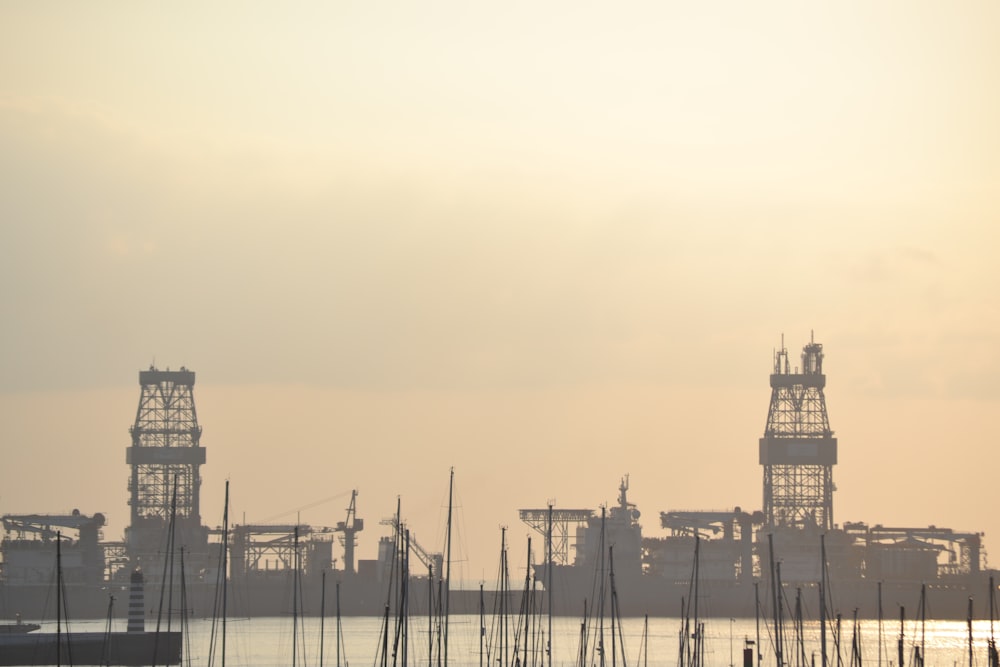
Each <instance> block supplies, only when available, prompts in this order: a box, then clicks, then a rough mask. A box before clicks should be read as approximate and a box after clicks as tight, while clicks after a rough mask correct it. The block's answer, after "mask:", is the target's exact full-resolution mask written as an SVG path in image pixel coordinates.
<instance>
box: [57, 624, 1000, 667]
mask: <svg viewBox="0 0 1000 667" xmlns="http://www.w3.org/2000/svg"><path fill="white" fill-rule="evenodd" d="M515 623H516V621H515V620H514V619H513V618H511V620H510V621H509V624H510V625H509V627H508V637H509V640H508V644H507V645H508V646H512V645H513V644H514V636H515V632H516V631H517V630H516V629H515V627H514V625H515ZM104 625H105V624H104V622H103V621H89V622H75V623H73V624H72V625H71V630H73V631H101V630H103V629H104ZM341 625H342V628H343V644H344V645H343V648H342V649H341V653H340V655H339V660H340V662H339V665H340V667H351V666H353V667H378V666H379V665H381V654H380V648H379V647H380V636H381V630H382V619H380V618H371V617H361V618H357V617H350V618H344V619H342V621H341ZM211 626H212V622H211V621H210V620H207V619H192V620H190V621H189V625H188V628H187V631H188V634H187V636H186V641H185V664H190V665H207V664H208V653H209V639H210V636H211ZM147 627H149V626H147ZM320 627H321V624H320V620H319V619H318V618H305V619H299V620H298V630H299V632H298V635H297V636H298V642H297V644H296V646H295V649H294V653H295V664H296V665H299V666H301V667H310V666H311V667H336V666H337V665H338V655H337V647H336V641H335V638H336V634H335V632H336V619H335V618H327V619H326V621H325V623H323V630H324V632H323V633H322V635H323V642H322V644H323V646H322V648H323V661H322V663H323V664H322V665H320V659H319V658H320V636H321V632H320ZM479 627H480V621H479V617H478V616H453V617H452V618H451V621H450V623H449V642H448V644H449V656H448V657H449V659H448V662H449V665H450V666H452V667H480V665H482V666H483V667H503V666H502V665H501V661H500V660H498V658H497V655H498V653H499V651H498V649H497V648H494V649H492V650H490V649H487V648H485V645H486V644H488V643H492V645H493V646H494V647H497V646H498V645H499V644H498V640H497V639H496V637H497V636H498V630H497V628H496V624H495V623H494V622H493V621H492V620H490V619H489V618H487V619H486V630H485V639H484V642H483V644H484V648H483V652H482V654H481V651H480V632H479ZM787 627H788V629H787V630H786V631H785V638H784V644H785V647H786V648H785V655H786V658H785V660H784V663H785V664H786V665H788V666H790V667H800V666H801V665H803V664H804V665H809V664H811V663H812V661H813V660H815V664H816V665H819V664H820V648H819V625H818V623H817V622H815V621H814V622H811V623H807V624H806V628H805V641H804V644H805V660H804V663H803V661H802V657H801V652H796V649H795V646H796V641H795V634H794V629H793V628H792V626H791V624H789V625H788V626H787ZM643 628H644V619H642V618H630V619H625V621H624V622H623V624H622V630H621V639H620V640H619V639H617V638H616V640H615V648H616V651H615V661H614V664H616V665H619V666H621V665H623V660H622V650H623V647H624V654H625V660H624V664H625V665H626V666H627V667H645V665H650V666H653V665H657V666H659V665H671V666H674V665H677V664H678V646H679V632H680V620H679V619H676V618H650V619H649V621H648V632H647V633H646V634H645V636H646V637H647V638H648V639H647V641H646V642H644V641H643V638H644V631H643ZM114 629H115V630H116V631H119V630H120V631H124V630H125V622H124V620H122V621H121V623H120V624H119V623H117V622H116V623H115V625H114ZM149 629H152V628H151V627H150V628H149ZM48 630H54V628H50V627H48V626H43V628H42V630H40V631H41V632H45V631H48ZM920 630H921V628H920V626H919V624H917V623H916V622H913V621H907V623H906V625H905V627H904V633H905V636H904V647H905V652H904V658H905V661H904V667H909V665H912V664H913V657H912V656H913V649H914V647H915V646H917V645H918V644H919V642H920V640H921V632H920ZM995 630H996V632H997V633H1000V623H998V624H996V625H995ZM532 633H533V634H534V635H536V636H538V635H540V636H541V637H544V636H546V635H547V621H546V620H544V619H542V620H541V621H540V627H539V628H538V629H537V630H533V631H532ZM589 633H590V637H591V640H593V638H594V637H595V636H596V635H597V634H598V633H599V627H598V626H597V624H592V627H591V628H590V629H589ZM760 633H761V634H760V637H761V641H760V646H761V648H762V653H763V661H762V663H761V664H762V665H764V666H766V667H775V665H776V660H775V658H774V640H773V637H772V633H771V632H770V631H769V628H768V626H767V624H765V623H764V622H763V621H762V622H761V625H760ZM841 633H842V639H841V642H840V644H841V662H840V663H839V664H840V665H841V666H842V667H849V666H850V665H852V661H851V641H852V636H854V635H855V634H856V635H857V636H858V637H859V640H860V645H861V661H862V664H863V665H873V666H875V665H880V666H882V667H890V666H892V667H898V660H897V642H898V639H899V622H898V620H897V621H895V622H891V621H885V622H884V623H883V626H882V633H881V653H882V655H881V659H880V655H879V653H880V641H879V637H880V633H879V628H878V622H877V621H859V622H858V625H857V628H856V629H855V627H854V624H853V623H852V622H851V621H845V622H843V624H842V629H841ZM436 635H437V632H436V630H435V631H433V632H429V628H428V621H427V618H426V617H424V618H420V617H413V618H412V619H411V621H410V626H409V642H408V656H407V657H408V659H407V661H406V665H407V667H421V666H422V665H427V666H428V667H437V659H436V657H435V659H434V661H433V664H430V661H429V660H428V655H429V653H430V647H429V645H428V644H429V641H428V637H434V638H435V639H436ZM521 635H522V636H523V629H521ZM580 636H581V623H580V621H579V619H574V618H555V619H553V621H552V637H553V642H552V646H553V661H552V662H553V665H555V666H556V667H575V666H576V665H577V664H579V657H578V656H579V653H580V648H579V647H580ZM756 636H757V624H756V622H755V620H754V619H726V618H724V619H708V620H706V621H705V664H706V665H707V666H708V667H725V666H727V665H742V649H743V647H744V642H745V641H746V640H751V641H755V640H756ZM292 637H293V620H292V618H290V617H287V618H251V619H229V620H228V621H227V633H226V644H227V655H226V664H227V666H231V667H239V666H240V665H250V666H253V667H278V666H281V667H288V666H289V665H291V664H292V658H293V645H292ZM989 637H990V624H989V621H975V622H974V623H973V660H972V664H973V665H981V666H983V667H986V665H987V661H986V641H987V640H988V639H989ZM491 638H493V639H492V640H491ZM923 641H924V645H925V647H926V649H925V650H926V662H925V664H926V665H928V666H929V667H930V666H934V665H936V666H938V667H942V666H943V667H954V666H958V667H961V666H963V665H969V641H968V628H967V625H966V623H965V622H961V621H928V622H927V623H926V625H925V626H924V632H923ZM827 642H828V649H827V651H828V655H829V660H830V665H832V666H834V667H836V666H837V665H838V661H837V656H836V649H835V644H834V639H833V637H832V636H831V633H829V632H828V636H827ZM534 643H536V644H538V648H531V649H529V653H528V656H527V662H526V663H524V653H523V646H524V642H523V641H521V642H519V644H520V646H521V649H520V656H521V660H522V664H527V666H528V667H532V666H535V667H541V662H540V661H541V656H542V654H543V650H542V649H541V648H540V647H541V645H542V644H543V641H542V640H541V639H538V640H537V641H536V642H533V644H534ZM591 643H593V642H592V641H591ZM611 643H612V637H611V626H610V622H608V621H607V620H606V621H605V628H604V645H605V655H606V657H605V665H606V666H607V667H610V666H611V665H612V657H611ZM389 650H390V655H389V660H388V661H389V664H390V665H392V664H393V662H392V660H393V658H392V655H391V650H392V649H391V647H390V649H389ZM487 651H489V653H488V654H487V653H486V652H487ZM214 664H215V665H221V662H220V660H219V658H216V660H215V663H214ZM547 664H548V661H546V665H547ZM586 664H587V665H588V666H593V665H600V664H601V661H600V658H599V656H598V655H596V654H595V653H594V652H593V651H592V650H591V651H588V652H587V660H586ZM854 664H856V663H854ZM396 665H397V667H402V661H401V656H400V657H399V658H397V661H396Z"/></svg>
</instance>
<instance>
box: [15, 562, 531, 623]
mask: <svg viewBox="0 0 1000 667" xmlns="http://www.w3.org/2000/svg"><path fill="white" fill-rule="evenodd" d="M290 582H291V579H290V577H289V576H276V577H260V578H257V579H255V580H243V581H240V580H239V579H236V580H232V581H230V582H229V585H228V596H229V601H228V603H227V613H228V614H229V615H230V616H233V617H265V616H287V615H290V614H291V613H292V609H293V604H294V601H293V596H292V585H291V583H290ZM338 584H339V595H338V591H337V588H338ZM438 594H439V593H438V584H437V582H435V583H434V585H433V586H431V585H429V584H428V582H427V579H426V577H413V578H411V580H410V582H409V588H408V591H407V598H408V600H409V604H408V606H409V609H410V612H411V613H413V614H421V613H423V611H424V610H426V609H427V607H428V599H429V598H432V597H433V598H436V597H437V596H438ZM186 595H187V601H186V603H185V606H186V609H187V614H188V616H189V617H192V618H210V617H212V616H213V608H214V606H215V597H216V586H215V584H211V585H210V584H205V583H194V584H188V585H187V587H186ZM112 596H113V597H114V598H115V600H116V602H115V604H114V606H113V608H112V615H113V616H114V617H116V618H125V616H126V614H127V611H128V610H127V605H125V604H120V603H118V602H117V600H127V599H128V591H127V590H126V589H125V588H124V587H122V586H83V585H73V586H67V593H66V598H67V600H68V602H67V605H68V609H67V612H68V614H69V615H70V616H71V617H72V618H74V619H102V618H107V616H108V605H109V601H110V598H111V597H112ZM338 597H339V600H340V610H339V611H340V613H341V614H342V615H344V616H382V615H383V614H384V613H385V607H386V605H388V606H389V608H390V610H391V612H393V613H395V611H396V608H397V600H398V599H399V590H398V584H396V586H395V588H393V589H392V590H390V589H389V585H388V583H387V582H382V581H378V580H376V579H374V578H368V577H362V576H358V575H346V574H342V575H341V576H340V577H339V579H338V577H336V576H327V578H326V595H325V603H324V595H323V591H322V584H321V582H320V581H319V580H315V579H310V578H305V579H304V580H303V582H302V587H301V594H300V596H299V599H298V603H299V612H300V613H301V614H303V615H307V616H317V615H319V614H320V612H321V609H325V612H326V614H327V615H328V616H333V615H335V614H336V613H337V611H338V610H337V598H338ZM159 598H160V594H159V587H158V586H155V585H154V586H149V585H147V586H146V611H145V618H146V627H147V628H148V627H150V623H151V622H154V621H155V619H156V618H157V616H158V614H159V612H158V605H159V603H158V600H159ZM483 598H484V600H483V604H484V605H485V607H486V609H487V610H490V609H493V607H494V604H495V598H496V593H494V592H491V591H486V592H485V593H484V594H483ZM510 598H511V600H520V595H519V593H518V592H514V593H512V594H510ZM515 603H516V602H511V604H515ZM174 605H175V606H177V600H176V597H175V599H174ZM479 606H480V593H479V590H478V589H476V590H453V591H451V594H450V596H449V608H450V610H451V612H452V613H455V614H474V613H479ZM17 614H19V615H20V617H21V618H25V619H34V620H48V621H51V620H54V619H55V616H56V613H55V600H54V598H53V595H52V587H51V586H47V585H41V584H39V585H19V586H15V585H0V617H6V618H14V616H15V615H17Z"/></svg>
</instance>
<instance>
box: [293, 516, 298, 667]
mask: <svg viewBox="0 0 1000 667" xmlns="http://www.w3.org/2000/svg"><path fill="white" fill-rule="evenodd" d="M292 567H293V568H294V571H293V572H292V667H295V664H296V659H297V657H298V654H297V650H298V643H299V641H298V639H299V524H297V523H296V524H295V533H294V538H293V541H292Z"/></svg>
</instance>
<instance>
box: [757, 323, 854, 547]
mask: <svg viewBox="0 0 1000 667" xmlns="http://www.w3.org/2000/svg"><path fill="white" fill-rule="evenodd" d="M825 385H826V376H825V375H823V346H822V345H821V344H820V343H816V342H815V341H813V340H810V343H809V344H808V345H806V346H805V347H804V348H802V369H801V371H800V370H799V369H798V368H796V369H795V370H794V372H792V370H791V369H790V368H789V363H788V350H786V349H785V347H784V341H782V347H781V350H780V351H779V352H777V353H775V355H774V372H773V373H772V374H771V406H770V408H769V409H768V412H767V426H766V427H765V429H764V437H763V438H761V439H760V464H761V465H762V466H764V519H765V521H766V522H767V524H768V525H769V526H771V527H790V528H807V527H816V528H819V529H821V530H830V529H832V528H833V489H834V486H833V466H834V465H836V463H837V439H836V438H834V437H833V431H831V430H830V420H829V417H828V416H827V413H826V399H825V398H824V396H823V387H824V386H825Z"/></svg>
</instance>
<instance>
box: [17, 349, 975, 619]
mask: <svg viewBox="0 0 1000 667" xmlns="http://www.w3.org/2000/svg"><path fill="white" fill-rule="evenodd" d="M798 361H799V364H798V365H794V364H793V361H792V359H790V357H789V354H788V351H787V349H785V347H784V345H783V344H782V346H781V348H780V349H779V350H777V351H776V352H775V355H774V360H773V364H774V365H773V372H772V373H771V375H770V388H771V393H770V402H769V405H768V411H767V420H766V423H765V427H764V432H763V435H762V437H760V439H759V441H758V443H757V448H758V462H759V465H760V467H761V471H762V490H763V493H762V507H761V509H759V510H758V509H743V508H742V507H740V506H735V507H733V508H732V509H724V510H690V509H688V510H668V511H662V512H660V515H659V518H660V526H661V528H662V529H663V531H664V532H665V533H666V535H665V536H662V537H648V536H644V535H643V531H642V527H641V524H640V522H639V519H640V512H639V510H638V508H637V507H636V506H635V505H634V504H633V503H631V502H629V500H628V490H629V484H628V476H627V475H626V476H625V477H623V478H622V479H621V482H620V485H619V489H618V500H617V503H616V504H615V505H612V506H610V507H601V508H598V509H563V508H556V507H553V506H548V507H544V508H540V509H523V510H520V518H521V520H522V521H523V522H524V523H526V524H527V525H528V526H530V527H531V528H532V529H534V530H535V531H536V532H538V533H539V534H540V535H542V538H543V544H544V545H545V546H544V549H543V550H542V551H543V555H542V557H541V559H540V560H541V562H538V563H536V564H535V565H534V568H533V569H534V581H533V582H532V586H533V587H534V588H536V589H537V590H541V591H544V596H543V599H544V600H545V602H544V604H545V605H546V608H548V607H549V606H551V609H552V611H553V613H555V614H560V615H571V616H575V615H577V614H579V612H580V610H581V609H582V608H583V607H584V605H585V604H589V605H590V607H591V608H592V607H593V601H594V600H600V599H605V596H604V595H603V594H602V593H601V592H600V591H599V590H598V588H599V587H600V586H603V585H605V583H606V581H607V575H608V571H609V569H610V565H611V563H612V562H613V569H614V581H615V584H616V587H617V593H616V595H617V604H618V605H619V608H620V611H621V613H623V614H626V615H643V614H654V615H662V616H676V615H683V614H684V613H685V612H684V607H683V605H685V604H688V605H690V604H692V602H693V601H696V602H697V604H698V605H699V608H700V610H701V614H702V615H703V616H717V617H727V616H728V617H731V618H735V617H743V618H747V617H753V616H754V615H756V614H764V615H773V614H775V612H776V610H780V608H781V607H782V606H783V601H787V602H788V606H787V607H786V608H790V607H791V606H792V605H793V604H795V603H794V602H791V600H800V601H801V604H802V605H803V606H804V607H805V609H806V610H807V612H806V613H807V615H809V616H810V617H812V618H816V617H817V616H818V611H817V607H818V604H819V603H818V599H819V596H818V592H819V588H820V583H821V582H822V583H823V588H824V594H825V600H826V602H827V604H828V605H829V606H830V612H831V613H838V612H841V613H844V614H845V615H850V614H852V613H854V612H855V610H856V611H857V613H858V615H859V616H861V617H871V618H874V617H876V616H877V615H878V614H879V613H880V612H881V613H884V614H885V616H886V617H890V616H895V615H897V614H898V613H899V612H900V609H899V607H905V608H907V609H910V610H911V611H910V613H909V615H910V616H913V615H914V614H916V613H918V609H917V607H918V604H919V601H920V600H921V599H924V600H926V606H925V607H923V608H922V609H921V610H920V611H921V613H923V614H925V615H926V617H927V618H934V617H938V618H963V619H964V618H966V615H967V614H968V606H969V599H970V598H972V599H973V600H974V601H975V609H976V610H977V611H976V614H977V616H979V617H985V616H986V611H985V610H986V609H987V606H986V605H987V603H988V600H989V592H990V590H989V582H990V577H991V576H992V575H993V574H994V573H993V572H988V571H985V570H984V569H983V557H982V553H981V539H982V533H979V532H970V531H958V530H953V529H950V528H942V527H936V526H922V527H906V526H883V525H881V524H874V525H870V524H868V523H864V522H854V523H843V524H837V523H836V522H835V521H834V512H833V510H834V502H833V495H834V488H835V487H834V482H833V468H834V466H835V465H836V464H837V449H838V442H837V439H836V438H835V437H834V432H833V430H831V428H830V420H829V416H828V414H827V409H826V400H825V396H824V389H825V386H826V376H825V375H824V373H823V346H822V345H821V344H819V343H816V342H815V341H812V340H811V341H810V342H809V344H807V345H805V346H804V347H803V349H802V354H801V357H800V359H799V360H798ZM194 384H195V374H194V372H192V371H190V370H188V369H186V368H183V367H182V368H181V369H180V370H176V371H171V370H169V369H167V370H159V369H156V368H149V369H148V370H145V371H141V372H140V373H139V386H140V393H139V402H138V408H137V410H136V414H135V420H134V422H133V424H132V426H131V427H130V428H129V433H130V436H131V437H130V443H129V446H128V447H127V448H126V451H125V464H126V465H127V466H128V471H129V476H128V485H127V492H128V504H129V508H130V522H129V526H128V527H127V529H126V530H125V533H124V539H123V540H122V541H105V540H104V539H103V535H102V528H103V526H104V525H105V516H104V515H103V514H101V513H94V514H90V515H88V514H84V513H81V512H80V511H77V510H73V511H71V512H68V513H66V514H61V515H53V514H29V515H5V516H3V517H2V521H3V526H4V531H5V532H4V539H3V542H2V544H0V556H2V570H0V618H6V619H13V618H15V617H18V618H24V619H51V618H54V617H55V615H56V611H55V607H54V605H55V599H56V595H55V594H54V592H53V589H54V582H55V581H56V574H55V573H56V569H57V568H56V553H57V551H60V550H57V548H56V542H57V541H58V542H59V544H60V547H61V556H60V565H61V567H60V568H59V569H60V570H61V579H62V581H63V587H64V589H65V599H66V600H67V608H68V610H69V611H70V613H71V614H72V615H73V616H74V617H76V618H105V617H107V616H108V615H109V614H113V615H116V616H125V614H126V611H127V610H126V608H125V605H124V604H119V605H118V606H117V607H116V606H115V600H116V599H117V600H126V599H127V598H128V593H127V590H128V586H129V581H130V578H131V577H132V576H134V574H135V573H136V572H142V573H143V574H144V578H145V582H146V595H145V607H146V615H147V618H149V617H154V616H158V615H160V614H162V613H164V612H168V613H169V610H165V609H164V604H165V603H164V600H165V599H166V600H170V601H171V602H170V604H172V605H173V606H174V607H175V608H180V607H181V606H182V607H183V608H184V609H185V610H186V613H189V614H192V615H195V616H201V617H205V616H211V615H212V614H213V609H214V608H215V607H216V605H217V604H218V602H219V597H218V592H219V590H220V589H222V590H226V591H228V592H227V594H226V595H227V601H228V610H229V613H231V614H235V615H243V616H251V615H270V616H277V615H284V614H288V613H290V612H292V604H293V602H292V600H293V587H297V588H298V589H300V590H302V591H305V594H304V595H302V596H298V599H297V603H296V604H298V605H300V607H299V608H298V609H296V611H301V612H302V613H313V614H314V613H318V612H319V611H320V608H321V605H322V602H321V600H322V597H323V596H322V591H325V590H326V588H328V587H329V588H331V591H332V587H333V585H334V582H335V583H336V586H337V591H338V598H339V601H340V605H341V611H342V613H344V614H355V615H359V614H364V615H381V614H382V613H383V612H384V610H385V608H386V605H387V604H392V603H393V596H394V595H396V594H398V586H397V585H396V583H395V581H394V578H396V577H398V573H399V570H400V562H401V550H402V548H403V547H402V544H403V543H404V536H405V544H406V549H405V554H406V568H407V571H408V572H411V573H412V575H410V577H411V580H412V583H411V584H410V586H409V589H408V590H409V591H410V592H409V593H408V595H409V596H410V597H409V604H410V608H411V609H420V608H426V606H427V605H428V604H431V603H432V598H434V596H435V595H440V591H441V588H442V583H444V586H445V588H447V587H448V586H450V584H448V583H447V582H443V581H442V579H443V575H445V574H446V573H447V567H446V565H445V563H444V557H443V556H442V554H441V553H434V552H431V551H429V550H427V549H425V548H423V547H422V546H421V545H420V543H419V542H418V540H417V538H416V536H415V535H413V534H411V533H410V532H409V531H408V530H407V529H406V526H405V524H403V523H402V522H400V520H399V518H398V517H393V518H391V519H383V520H382V521H381V522H380V523H381V524H382V525H384V526H386V529H387V532H388V533H389V534H388V535H385V536H383V537H381V538H380V539H379V543H378V555H377V558H376V559H374V560H357V559H356V558H355V546H356V544H357V536H358V533H359V532H361V531H362V530H363V529H364V522H363V520H362V519H361V518H359V517H358V516H357V507H356V501H357V492H356V491H354V492H352V493H351V494H350V501H349V504H348V506H347V508H346V510H345V515H344V520H343V521H337V522H336V523H335V524H334V525H330V526H310V525H291V524H286V525H274V524H244V525H239V524H234V525H231V524H230V522H229V519H228V512H225V511H224V510H223V508H224V507H225V505H226V504H227V503H226V502H224V501H223V499H221V498H220V499H218V503H217V504H215V503H212V505H211V506H213V507H217V508H219V509H218V511H216V512H213V514H215V515H221V516H222V522H221V524H219V525H217V526H216V527H214V528H213V527H208V526H207V525H206V524H205V523H204V518H203V513H202V502H203V499H202V497H201V494H200V487H201V472H200V471H201V466H202V465H205V464H206V461H207V456H206V449H205V447H203V446H202V444H201V435H202V429H201V426H200V425H199V423H198V416H197V411H196V408H195V400H194ZM345 496H346V494H345ZM612 549H613V555H612V554H611V553H610V552H611V550H612ZM338 557H339V558H338ZM224 580H225V582H226V583H227V586H225V587H222V586H221V582H223V581H224ZM419 580H424V582H425V583H423V584H421V583H419ZM181 581H183V590H184V599H183V601H182V600H181V598H180V597H179V595H178V593H177V591H179V590H180V587H181ZM293 581H294V582H296V583H294V584H293ZM435 590H437V591H438V593H435V592H434V591H435ZM922 591H923V592H924V593H925V596H924V597H923V598H921V592H922ZM497 594H498V593H497V592H496V591H494V592H492V593H489V592H488V593H487V596H488V597H489V598H495V596H496V595H497ZM503 594H505V595H506V594H508V593H503ZM511 595H513V596H515V597H517V596H518V592H516V591H515V592H514V593H512V594H511ZM479 596H480V591H479V590H478V589H477V590H475V591H462V590H451V592H450V600H451V601H450V603H446V605H445V606H447V607H448V609H449V610H450V611H451V612H453V613H462V612H473V613H474V612H476V610H478V608H479V604H480V601H479ZM437 604H439V605H440V604H441V603H440V600H438V603H437ZM490 604H492V602H491V603H490ZM448 605H450V606H448ZM327 609H329V607H328V608H327ZM809 609H811V610H812V611H811V612H809V611H808V610H809Z"/></svg>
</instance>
